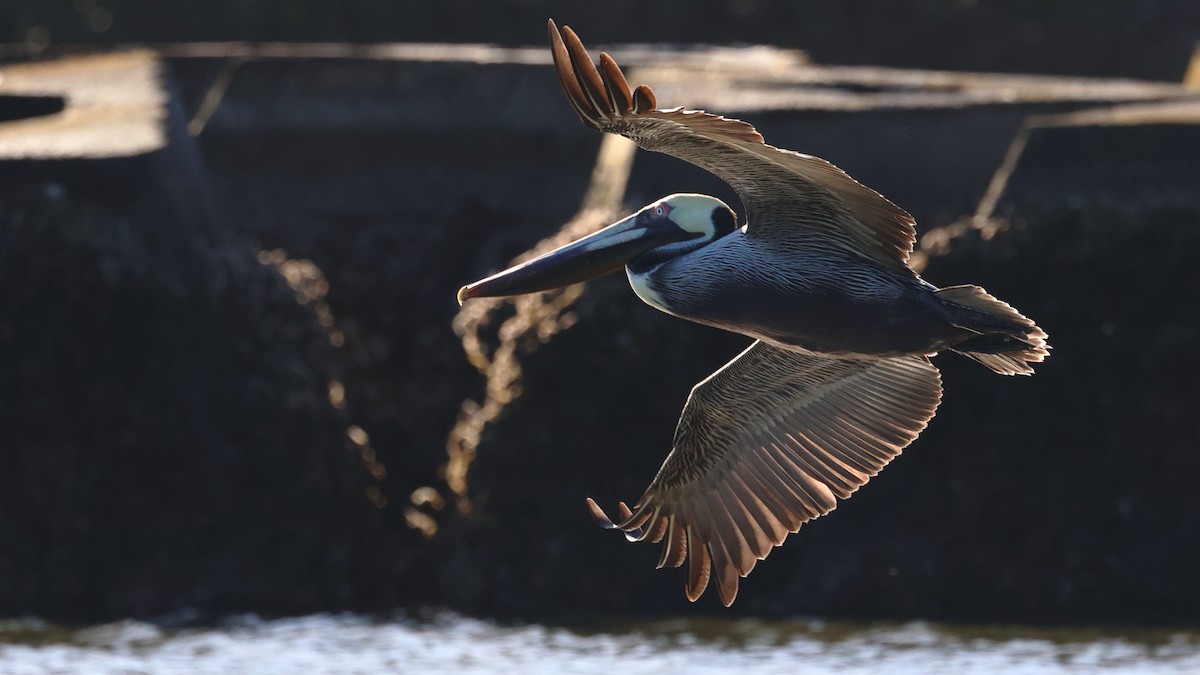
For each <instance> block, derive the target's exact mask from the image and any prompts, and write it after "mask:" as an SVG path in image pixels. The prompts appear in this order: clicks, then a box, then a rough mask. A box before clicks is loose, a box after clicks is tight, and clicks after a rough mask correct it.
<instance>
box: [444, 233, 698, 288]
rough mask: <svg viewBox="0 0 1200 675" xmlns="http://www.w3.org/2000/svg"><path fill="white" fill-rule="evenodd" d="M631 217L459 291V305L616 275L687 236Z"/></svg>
mask: <svg viewBox="0 0 1200 675" xmlns="http://www.w3.org/2000/svg"><path fill="white" fill-rule="evenodd" d="M640 215H641V214H640V213H635V214H633V215H632V216H629V217H628V218H625V219H624V220H621V221H618V222H616V223H613V224H612V225H609V226H608V227H606V228H604V229H603V230H600V231H599V232H596V233H594V234H591V235H588V236H586V237H584V238H583V239H579V240H578V241H574V242H571V243H570V244H567V245H565V246H562V247H559V248H556V249H554V250H553V251H550V252H549V253H545V254H542V255H540V256H538V257H536V258H534V259H533V260H530V261H527V262H524V263H521V264H520V265H517V266H516V267H510V268H508V269H506V270H504V271H503V272H500V273H498V274H493V275H492V276H490V277H488V278H486V279H481V280H479V281H476V282H475V283H473V284H467V285H466V286H463V287H462V288H460V289H459V290H458V304H460V305H461V304H462V303H463V302H465V301H466V300H468V299H470V298H493V297H501V296H506V295H521V294H523V293H536V292H537V291H548V290H550V289H553V288H562V287H563V286H569V285H571V284H574V283H578V282H580V281H587V280H588V279H594V278H596V277H599V276H602V275H605V274H608V273H610V272H615V271H617V270H619V269H621V268H622V267H624V266H625V263H627V262H629V261H630V260H632V259H633V258H636V257H637V256H639V255H641V254H642V253H645V252H646V251H649V250H650V249H652V248H655V247H656V246H661V245H663V244H667V243H670V242H673V241H682V240H684V239H688V238H690V237H691V236H693V235H692V234H690V233H688V232H686V231H684V230H682V229H680V228H678V227H675V226H674V225H673V224H669V225H666V226H664V225H663V224H661V223H656V224H649V223H646V222H645V221H644V219H639V216H640Z"/></svg>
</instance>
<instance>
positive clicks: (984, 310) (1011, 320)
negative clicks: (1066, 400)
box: [935, 286, 1050, 375]
mask: <svg viewBox="0 0 1200 675" xmlns="http://www.w3.org/2000/svg"><path fill="white" fill-rule="evenodd" d="M935 294H936V295H937V298H938V299H939V300H941V301H942V305H943V307H944V308H945V309H946V311H947V314H948V316H947V319H948V320H949V321H950V323H952V324H954V325H955V326H958V327H959V328H964V329H966V330H969V331H971V332H973V333H975V334H976V335H975V336H974V337H970V338H967V339H966V340H964V341H962V342H960V343H958V344H957V345H955V346H954V347H952V349H953V350H954V351H956V352H958V353H959V354H962V355H963V356H966V357H967V358H970V359H974V360H975V361H978V362H979V363H982V364H983V365H985V366H987V367H988V368H991V369H992V370H994V371H995V372H997V373H1000V374H1001V375H1030V374H1032V373H1033V366H1031V365H1030V364H1032V363H1040V362H1041V361H1042V360H1044V359H1045V358H1046V357H1047V356H1048V355H1049V354H1050V345H1048V344H1046V339H1047V338H1048V337H1049V336H1048V335H1047V334H1046V332H1045V331H1043V330H1042V329H1041V328H1038V326H1037V324H1035V323H1034V322H1033V321H1032V320H1030V319H1029V318H1027V317H1025V316H1023V315H1022V314H1021V313H1020V312H1018V311H1017V310H1015V309H1013V308H1012V306H1011V305H1009V304H1008V303H1006V302H1003V301H1001V300H997V299H996V298H995V297H993V296H991V295H989V294H988V292H987V291H985V290H983V289H982V288H980V287H979V286H950V287H949V288H942V289H939V290H938V291H936V292H935Z"/></svg>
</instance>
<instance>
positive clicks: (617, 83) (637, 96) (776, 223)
mask: <svg viewBox="0 0 1200 675" xmlns="http://www.w3.org/2000/svg"><path fill="white" fill-rule="evenodd" d="M548 28H549V32H550V46H551V54H552V55H553V57H554V65H555V69H556V71H557V73H558V77H559V80H560V82H561V83H562V86H563V91H564V93H565V94H566V96H567V100H568V101H569V102H570V103H571V106H572V107H573V108H574V109H575V112H576V113H577V114H578V115H579V117H580V119H582V120H583V122H584V123H585V124H587V125H589V126H591V127H593V128H595V129H599V130H600V131H604V132H608V133H614V134H620V135H622V136H625V137H627V138H630V139H633V141H635V142H636V143H637V144H638V145H639V146H641V147H642V148H645V149H647V150H653V151H656V152H662V153H666V154H669V155H673V156H675V157H678V158H679V159H682V160H685V161H687V162H691V163H692V164H695V165H697V166H699V167H701V168H703V169H705V170H707V171H709V172H711V173H713V174H715V175H716V176H718V177H719V178H721V179H722V180H724V181H725V182H727V183H729V185H730V186H731V187H732V188H733V189H734V190H735V191H736V192H737V193H738V196H739V197H740V198H741V200H742V203H743V205H744V206H745V207H746V211H747V219H748V222H749V228H748V230H747V234H748V235H750V236H754V237H760V238H764V239H767V240H772V241H778V242H780V244H781V245H787V246H792V247H794V246H809V247H814V248H826V249H831V248H832V249H840V250H843V251H850V252H853V253H857V254H859V255H865V256H867V257H869V258H871V259H874V260H876V261H877V262H879V263H881V264H883V265H885V266H887V267H889V268H892V269H895V270H897V271H908V266H907V261H908V256H909V254H911V253H912V248H913V244H914V242H915V241H916V229H915V227H914V221H913V218H912V216H911V215H909V214H908V213H907V212H906V211H904V209H901V208H900V207H898V206H896V205H895V204H893V203H892V202H890V201H888V200H887V199H886V198H885V197H883V196H882V195H880V194H879V193H878V192H876V191H874V190H872V189H871V188H869V187H866V186H865V185H863V184H861V183H859V182H858V181H856V180H854V179H853V178H851V177H850V176H849V175H847V174H846V172H844V171H842V170H841V169H839V168H838V167H836V166H834V165H833V164H831V163H829V162H827V161H825V160H823V159H821V158H819V157H813V156H811V155H805V154H802V153H798V152H793V151H791V150H783V149H780V148H777V147H775V146H772V145H767V144H766V143H765V141H764V140H763V137H762V135H761V134H760V133H758V131H757V130H756V129H755V128H754V127H753V126H752V125H750V124H748V123H746V122H743V121H741V120H735V119H729V118H725V117H721V116H720V115H713V114H710V113H706V112H703V111H698V110H684V109H682V108H675V109H671V110H656V109H655V107H656V105H657V104H656V102H655V97H654V93H653V92H652V91H651V90H650V88H649V87H647V86H646V85H639V86H638V87H637V88H636V89H634V90H633V92H632V93H630V91H629V83H628V82H627V81H626V79H625V76H624V74H622V72H621V69H620V67H619V66H617V63H616V61H614V60H613V59H612V57H610V56H609V55H608V54H601V56H600V68H599V69H597V68H596V65H595V64H594V63H593V62H592V59H591V57H590V56H588V53H587V49H586V48H585V47H584V46H583V43H582V42H581V41H580V40H579V37H578V36H577V35H576V34H575V32H574V31H572V30H571V29H570V28H569V27H567V26H563V29H562V31H561V33H560V31H559V30H558V28H557V26H555V24H554V22H553V21H550V22H549V23H548Z"/></svg>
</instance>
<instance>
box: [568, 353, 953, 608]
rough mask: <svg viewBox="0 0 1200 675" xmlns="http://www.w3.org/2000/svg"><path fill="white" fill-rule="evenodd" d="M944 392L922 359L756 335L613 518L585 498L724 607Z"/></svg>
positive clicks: (922, 419) (706, 389) (712, 382)
mask: <svg viewBox="0 0 1200 675" xmlns="http://www.w3.org/2000/svg"><path fill="white" fill-rule="evenodd" d="M941 391H942V389H941V378H940V376H939V374H938V371H937V368H935V367H934V366H933V364H932V363H930V362H929V359H928V358H927V357H924V356H904V357H893V358H885V359H877V360H846V359H832V358H826V357H822V356H817V355H809V354H800V353H796V352H791V351H787V350H783V349H780V348H777V347H773V346H770V345H767V344H764V343H761V342H756V343H754V344H753V345H751V346H750V348H748V349H747V350H746V351H744V352H742V353H741V354H739V355H738V356H737V357H736V358H735V359H733V360H732V361H730V362H729V363H728V364H726V365H725V366H724V367H723V368H721V369H720V370H718V371H717V372H716V373H714V374H713V375H712V376H710V377H709V378H707V379H705V380H704V381H703V382H701V383H700V384H698V385H696V387H695V388H694V389H693V390H692V394H691V396H690V397H689V398H688V402H687V404H686V405H685V406H684V410H683V414H682V415H681V416H680V419H679V425H678V427H677V428H676V430H675V441H674V447H673V448H672V449H671V453H670V454H669V455H668V457H667V460H666V461H665V462H664V463H663V465H662V468H661V469H659V471H658V474H657V475H656V476H655V477H654V480H653V481H652V482H651V483H650V487H649V488H647V490H646V492H645V494H644V495H642V498H641V499H639V500H638V502H637V504H636V505H635V506H634V508H633V509H632V510H628V509H622V512H621V515H622V517H623V519H622V521H621V522H620V523H617V524H616V525H613V524H612V523H611V521H609V520H608V518H607V516H604V515H603V512H602V511H600V510H599V507H596V506H595V503H594V502H592V501H591V500H589V506H591V507H592V508H593V511H594V512H596V513H598V514H599V515H597V520H599V521H600V522H601V524H605V526H606V527H614V528H619V529H622V530H625V531H627V532H631V531H632V532H638V533H639V534H640V535H642V536H641V538H642V539H645V538H646V537H645V535H646V534H647V532H648V531H649V532H652V533H653V535H654V536H652V537H650V538H651V539H656V538H661V539H663V552H662V556H661V558H660V559H659V567H666V566H670V567H677V566H679V565H681V564H683V562H684V560H687V561H688V562H689V568H688V581H687V586H686V589H685V590H686V592H687V597H688V598H689V599H691V600H695V599H697V598H699V597H700V595H701V594H702V593H703V592H704V590H705V588H707V586H708V584H709V582H710V581H712V582H713V584H714V585H715V586H716V587H717V593H718V595H719V596H720V598H721V601H722V602H723V603H725V604H726V605H729V604H731V603H732V602H733V601H734V599H735V598H736V597H737V592H738V578H739V577H744V576H746V575H747V574H749V573H750V571H751V570H752V569H754V566H755V565H756V564H757V561H759V560H762V559H763V558H766V557H767V555H768V554H769V553H770V552H771V550H772V549H773V548H774V547H775V546H778V545H780V544H781V543H783V540H784V538H785V537H787V535H788V534H789V533H791V532H796V531H797V530H799V529H800V526H801V525H802V524H803V523H805V522H807V521H809V520H812V519H813V518H817V517H819V516H822V515H824V514H826V513H828V512H830V511H832V510H833V509H834V508H835V507H836V506H837V502H838V499H846V498H848V497H850V495H851V494H853V493H854V491H855V490H857V489H858V488H859V487H862V486H863V485H864V484H866V482H867V481H868V480H870V479H871V477H872V476H874V475H876V474H877V473H879V471H880V470H881V469H882V468H883V467H884V466H885V465H886V464H887V463H888V462H890V461H891V460H892V459H893V458H895V457H896V456H897V455H898V454H900V451H901V450H903V449H904V447H905V446H907V445H908V444H909V443H911V442H912V441H913V439H915V438H916V437H917V435H918V434H919V433H920V432H921V430H923V429H924V428H925V425H926V424H928V422H929V420H930V418H932V417H933V414H934V412H935V411H936V410H937V406H938V403H939V402H940V400H941ZM660 519H666V525H662V524H660ZM643 524H645V525H644V526H645V528H646V530H641V529H639V528H641V527H643Z"/></svg>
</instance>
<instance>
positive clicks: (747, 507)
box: [458, 21, 1049, 605]
mask: <svg viewBox="0 0 1200 675" xmlns="http://www.w3.org/2000/svg"><path fill="white" fill-rule="evenodd" d="M549 28H550V43H551V48H552V51H553V55H554V65H555V67H556V69H557V71H558V76H559V79H560V80H561V82H562V86H563V89H564V91H565V92H566V95H567V100H568V101H570V103H571V105H572V106H573V107H574V108H575V111H576V112H577V113H578V114H579V116H580V118H581V119H582V120H583V122H584V123H585V124H587V125H588V126H591V127H593V128H595V129H599V130H600V131H605V132H608V133H614V134H620V135H622V136H626V137H628V138H631V139H633V140H634V141H635V142H637V144H638V145H639V146H641V147H642V148H644V149H647V150H654V151H656V152H663V153H667V154H669V155H674V156H675V157H678V158H680V159H683V160H685V161H688V162H691V163H692V164H695V165H697V166H700V167H702V168H704V169H706V170H708V171H710V172H712V173H713V174H716V175H717V176H718V177H720V178H721V179H723V180H725V181H726V182H727V183H729V184H730V185H731V186H732V187H733V189H734V190H735V191H736V192H737V194H738V196H739V197H740V198H741V201H742V205H743V206H744V207H745V209H746V224H745V225H742V226H740V227H739V226H738V223H737V216H736V215H735V214H734V212H733V210H732V209H730V208H729V207H728V206H727V205H725V204H724V203H723V202H721V201H720V200H718V199H715V198H713V197H709V196H705V195H696V194H681V195H672V196H669V197H666V198H664V199H661V200H659V201H657V202H654V203H653V204H650V205H649V206H646V207H645V208H643V209H641V210H640V211H638V212H637V213H634V214H633V215H631V216H629V217H628V218H625V219H624V220H621V221H620V222H617V223H614V224H613V225H610V226H608V227H606V228H604V229H602V230H600V231H598V232H596V233H595V234H592V235H590V236H587V237H585V238H583V239H580V240H579V241H576V242H574V243H571V244H568V245H566V246H563V247H561V248H559V249H557V250H555V251H552V252H550V253H547V254H545V255H543V256H541V257H538V258H535V259H534V260H531V261H529V262H526V263H524V264H522V265H519V266H516V267H513V268H512V269H508V270H505V271H503V272H500V273H499V274H496V275H494V276H491V277H488V278H486V279H483V280H482V281H477V282H475V283H473V284H470V285H468V286H464V287H463V288H462V289H461V290H460V291H459V293H458V298H459V302H462V301H464V300H466V299H469V298H474V297H494V296H505V295H515V294H520V293H532V292H535V291H541V290H548V289H550V288H555V287H559V286H564V285H567V284H570V283H575V282H579V281H583V280H586V279H590V278H593V277H596V276H599V275H601V274H605V273H608V272H612V271H616V270H618V269H620V268H621V267H625V269H626V272H627V274H628V276H629V281H630V284H631V285H632V286H633V290H634V292H636V293H637V295H638V296H639V297H640V298H641V299H642V300H644V301H645V302H646V303H648V304H650V305H651V306H653V307H656V308H658V309H660V310H662V311H664V312H667V313H668V314H672V315H674V316H677V317H680V318H683V319H688V320H690V321H695V322H698V323H702V324H707V325H710V326H716V327H718V328H722V329H725V330H729V331H734V332H737V333H742V334H744V335H747V336H750V337H752V338H755V342H754V343H753V344H752V345H751V346H750V347H749V348H748V349H746V350H745V351H744V352H742V353H741V354H739V355H738V356H737V357H736V358H734V359H733V360H732V361H730V362H729V363H727V364H726V365H725V366H723V367H722V368H721V369H720V370H718V371H717V372H715V373H713V374H712V375H711V376H709V377H708V378H707V379H705V380H704V381H703V382H700V383H699V384H697V385H696V386H695V387H694V388H693V389H692V393H691V396H690V397H689V398H688V400H687V403H686V405H685V406H684V409H683V414H682V416H681V417H680V420H679V424H678V426H677V428H676V430H675V436H674V442H673V446H672V448H671V452H670V454H669V455H668V456H667V459H666V461H665V462H664V463H663V465H662V468H661V469H659V472H658V475H657V476H655V477H654V480H653V481H652V482H651V483H650V487H649V488H648V489H647V490H646V492H645V494H643V495H642V498H641V499H639V500H638V501H637V503H636V504H634V506H633V508H632V509H630V508H629V507H627V506H626V505H625V504H624V503H623V502H622V503H621V504H620V512H619V513H620V516H621V518H620V520H619V521H618V522H616V523H614V522H613V521H612V520H610V519H609V518H608V516H607V515H605V513H604V512H603V511H602V510H601V509H600V508H599V507H598V506H596V504H595V502H593V501H592V500H591V499H589V500H588V506H589V508H590V509H591V511H592V514H593V516H594V517H595V518H596V519H597V521H598V522H599V523H600V524H601V525H603V526H604V527H607V528H615V529H620V530H623V531H624V532H625V533H626V536H627V537H628V538H629V539H630V540H631V541H642V540H650V541H652V542H663V548H662V556H661V558H660V559H659V567H660V568H661V567H664V566H668V565H669V566H672V567H679V566H680V565H682V564H683V562H684V560H687V561H688V563H689V564H688V573H687V585H686V589H685V590H686V594H687V597H688V599H690V600H696V599H697V598H699V597H700V594H701V593H703V592H704V589H705V588H706V587H707V586H708V583H709V578H710V576H711V577H712V578H713V579H714V583H715V585H716V587H717V592H718V594H719V595H720V598H721V601H722V602H723V603H724V604H725V605H730V604H731V603H733V600H734V598H735V597H736V595H737V590H738V577H739V576H742V577H744V576H746V575H747V574H749V573H750V570H751V569H753V568H754V565H755V564H756V563H757V561H759V560H762V559H763V558H765V557H766V556H767V554H768V553H770V551H771V548H772V547H773V546H779V545H781V544H782V543H783V540H784V538H785V537H787V535H788V533H791V532H796V531H797V530H799V529H800V526H801V524H803V523H805V522H807V521H809V520H812V519H813V518H816V517H818V516H821V515H824V514H826V513H829V512H830V511H832V510H833V509H834V507H835V506H836V505H837V500H838V499H846V498H848V497H849V496H850V495H851V493H853V492H854V491H855V490H856V489H858V488H859V487H861V486H862V485H863V484H864V483H866V482H867V481H868V480H869V479H870V478H871V477H872V476H874V475H875V474H876V473H878V472H879V470H880V469H882V468H883V466H884V465H885V464H887V463H888V462H889V461H891V460H892V459H893V458H894V457H896V456H897V455H898V454H899V453H900V451H901V450H902V449H903V448H904V447H905V446H907V445H908V444H909V443H911V442H912V441H913V439H915V438H916V437H917V434H919V433H920V432H921V430H922V429H924V428H925V425H926V424H927V423H928V422H929V420H930V418H932V417H933V414H934V411H935V410H936V409H937V406H938V403H939V401H940V400H941V395H942V387H941V377H940V376H939V373H938V369H937V368H936V367H934V365H933V364H932V363H930V360H929V357H930V356H932V355H934V354H936V353H938V352H941V351H944V350H950V351H954V352H958V353H960V354H963V355H965V356H967V357H969V358H972V359H974V360H976V361H978V362H979V363H982V364H983V365H985V366H987V367H988V368H990V369H992V370H993V371H995V372H997V373H1002V374H1005V375H1014V374H1029V373H1032V372H1033V369H1032V367H1031V365H1030V364H1032V363H1036V362H1039V361H1041V360H1042V359H1043V358H1044V357H1045V356H1046V355H1047V350H1048V349H1049V347H1048V346H1047V344H1046V337H1047V336H1046V333H1044V332H1043V331H1042V330H1041V329H1040V328H1038V327H1037V326H1036V325H1035V324H1034V322H1033V321H1031V320H1029V319H1027V318H1025V317H1024V316H1022V315H1021V314H1020V313H1018V312H1017V311H1016V310H1014V309H1013V308H1012V307H1010V306H1009V305H1007V304H1005V303H1003V302H1001V301H999V300H997V299H996V298H994V297H992V296H991V295H988V293H987V292H985V291H984V290H983V289H982V288H980V287H978V286H952V287H949V288H937V287H936V286H933V285H932V284H929V283H928V282H926V281H924V280H923V279H921V277H920V276H918V275H917V273H916V272H914V271H913V270H911V269H910V268H909V267H908V257H909V254H910V253H911V252H912V247H913V242H914V241H915V239H916V231H915V229H914V227H913V225H914V221H913V219H912V217H911V216H910V215H909V214H908V213H906V212H905V211H904V210H903V209H901V208H899V207H898V206H896V205H895V204H893V203H892V202H890V201H888V200H887V199H885V198H884V197H883V196H881V195H880V194H879V193H877V192H875V191H874V190H871V189H870V188H868V187H866V186H864V185H862V184H860V183H858V182H857V181H855V180H854V179H852V178H851V177H850V176H848V175H847V174H846V173H845V172H843V171H842V170H841V169H839V168H837V167H836V166H834V165H832V164H830V163H829V162H826V161H825V160H823V159H819V158H817V157H812V156H810V155H803V154H800V153H797V152H792V151H789V150H781V149H779V148H776V147H773V146H770V145H767V144H765V143H764V141H763V138H762V136H761V135H759V133H758V132H757V131H756V130H755V129H754V127H752V126H751V125H749V124H747V123H745V122H741V121H738V120H733V119H726V118H724V117H719V116H717V115H712V114H708V113H705V112H701V111H693V110H683V109H681V108H674V109H670V110H657V109H656V105H655V99H654V94H653V93H651V91H650V89H649V88H648V87H646V86H645V85H642V86H639V87H637V88H636V89H634V90H632V92H631V91H630V89H629V85H628V84H627V83H626V81H625V77H624V75H622V73H621V70H620V68H618V67H617V64H616V63H615V62H614V61H613V60H612V58H610V57H609V56H608V54H601V55H600V67H599V70H597V68H596V66H595V64H594V63H593V62H592V60H591V58H590V57H589V56H588V53H587V51H586V49H585V48H584V46H583V44H582V43H581V42H580V40H579V38H578V37H577V36H576V35H575V33H574V32H573V31H572V30H571V29H570V28H568V27H565V26H564V27H563V30H562V33H561V34H560V33H559V31H558V29H557V27H556V26H555V25H554V22H553V21H551V22H550V23H549Z"/></svg>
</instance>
